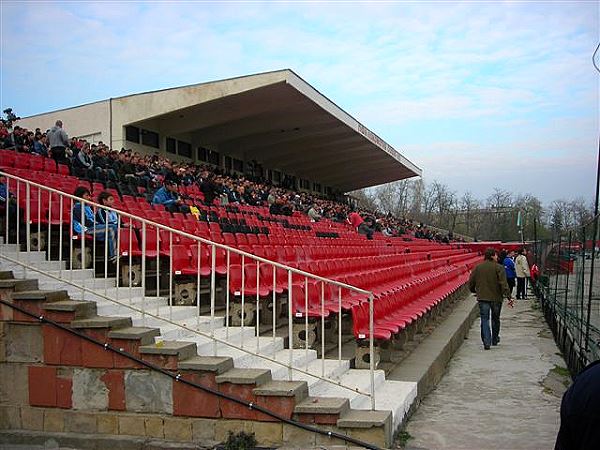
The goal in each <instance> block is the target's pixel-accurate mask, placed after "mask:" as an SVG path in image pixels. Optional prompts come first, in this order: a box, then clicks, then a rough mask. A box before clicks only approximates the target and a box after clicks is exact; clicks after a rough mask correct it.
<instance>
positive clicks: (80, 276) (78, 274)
mask: <svg viewBox="0 0 600 450" xmlns="http://www.w3.org/2000/svg"><path fill="white" fill-rule="evenodd" d="M30 272H31V271H30ZM24 274H25V269H24V268H23V267H22V266H19V267H18V268H17V269H15V276H17V277H21V276H23V275H24ZM46 275H49V276H46ZM93 276H94V270H93V269H77V270H71V271H66V270H62V271H59V270H47V271H44V273H38V274H36V277H37V278H39V279H41V278H44V279H47V280H55V278H54V277H56V278H63V279H67V280H71V279H72V280H86V279H88V278H93Z"/></svg>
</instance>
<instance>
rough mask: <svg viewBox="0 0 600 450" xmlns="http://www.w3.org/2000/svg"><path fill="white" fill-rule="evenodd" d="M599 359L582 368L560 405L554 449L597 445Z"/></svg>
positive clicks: (578, 449)
mask: <svg viewBox="0 0 600 450" xmlns="http://www.w3.org/2000/svg"><path fill="white" fill-rule="evenodd" d="M599 425H600V361H596V362H593V363H592V364H590V365H589V366H587V367H586V368H585V369H583V370H582V371H581V373H580V374H579V375H577V378H575V382H574V383H573V384H572V385H571V387H570V388H569V390H568V391H567V392H565V395H564V396H563V399H562V403H561V405H560V430H558V436H557V437H556V444H555V446H554V449H555V450H587V449H592V448H600V426H599Z"/></svg>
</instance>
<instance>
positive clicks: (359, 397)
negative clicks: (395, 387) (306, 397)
mask: <svg viewBox="0 0 600 450" xmlns="http://www.w3.org/2000/svg"><path fill="white" fill-rule="evenodd" d="M339 381H340V384H342V385H343V386H346V387H350V388H352V389H353V390H356V389H358V390H360V391H362V392H370V390H371V376H370V373H369V371H368V370H365V369H350V370H348V371H347V372H345V373H344V374H342V375H341V376H340V377H339ZM384 382H385V372H384V371H383V370H376V371H375V390H376V394H377V389H378V388H379V387H380V386H382V385H383V383H384ZM309 392H310V395H311V396H315V397H345V398H347V399H349V400H350V407H352V408H354V406H355V405H364V403H365V402H369V405H370V401H371V400H370V397H369V396H366V395H363V394H359V393H358V392H353V391H352V390H350V389H347V388H345V387H342V386H335V385H333V384H331V383H328V382H325V381H319V382H317V383H315V384H314V385H312V386H311V385H310V384H309Z"/></svg>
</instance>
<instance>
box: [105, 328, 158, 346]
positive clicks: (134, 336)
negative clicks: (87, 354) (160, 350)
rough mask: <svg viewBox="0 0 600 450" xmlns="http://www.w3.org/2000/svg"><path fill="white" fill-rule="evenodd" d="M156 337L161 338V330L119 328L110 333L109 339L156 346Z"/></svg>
mask: <svg viewBox="0 0 600 450" xmlns="http://www.w3.org/2000/svg"><path fill="white" fill-rule="evenodd" d="M156 336H160V330H159V329H158V328H148V327H127V328H118V329H116V330H111V331H109V332H108V337H109V338H111V339H123V340H131V341H140V345H151V344H154V338H155V337H156Z"/></svg>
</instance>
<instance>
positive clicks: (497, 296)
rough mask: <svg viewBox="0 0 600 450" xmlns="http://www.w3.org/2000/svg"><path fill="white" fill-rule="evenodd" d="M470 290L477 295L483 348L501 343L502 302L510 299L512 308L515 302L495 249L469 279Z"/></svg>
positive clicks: (490, 251)
mask: <svg viewBox="0 0 600 450" xmlns="http://www.w3.org/2000/svg"><path fill="white" fill-rule="evenodd" d="M469 290H470V291H471V292H473V293H475V294H476V296H477V302H478V304H479V315H480V317H481V340H482V341H483V348H485V349H486V350H489V349H490V346H491V345H498V343H499V342H500V311H502V300H503V299H504V298H507V299H508V306H510V307H511V308H512V306H513V300H512V298H511V296H510V291H509V290H508V283H507V282H506V272H505V271H504V267H503V266H502V265H500V264H498V254H497V253H496V250H495V249H493V248H488V249H487V250H486V251H485V261H483V262H482V263H481V264H479V265H478V266H477V267H475V269H473V272H471V276H470V278H469ZM490 311H491V313H492V329H491V332H490Z"/></svg>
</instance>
